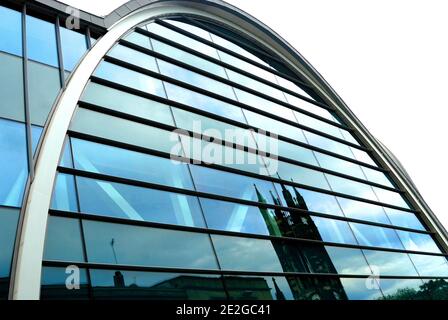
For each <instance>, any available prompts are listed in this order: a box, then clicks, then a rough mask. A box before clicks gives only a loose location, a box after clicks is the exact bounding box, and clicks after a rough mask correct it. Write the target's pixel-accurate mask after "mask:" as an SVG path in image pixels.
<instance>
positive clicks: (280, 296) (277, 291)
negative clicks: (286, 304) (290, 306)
mask: <svg viewBox="0 0 448 320" xmlns="http://www.w3.org/2000/svg"><path fill="white" fill-rule="evenodd" d="M272 282H274V288H275V296H276V298H277V300H286V298H285V295H284V294H283V292H282V291H281V290H280V288H279V286H278V285H277V281H275V278H272Z"/></svg>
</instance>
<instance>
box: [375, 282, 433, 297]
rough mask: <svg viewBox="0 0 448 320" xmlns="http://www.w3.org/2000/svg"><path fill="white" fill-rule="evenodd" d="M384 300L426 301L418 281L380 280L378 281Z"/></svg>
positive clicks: (420, 283)
mask: <svg viewBox="0 0 448 320" xmlns="http://www.w3.org/2000/svg"><path fill="white" fill-rule="evenodd" d="M379 284H380V287H381V291H383V293H384V299H385V300H422V299H423V300H427V296H426V292H422V291H421V290H422V285H423V281H422V280H419V279H400V280H395V279H381V280H380V281H379Z"/></svg>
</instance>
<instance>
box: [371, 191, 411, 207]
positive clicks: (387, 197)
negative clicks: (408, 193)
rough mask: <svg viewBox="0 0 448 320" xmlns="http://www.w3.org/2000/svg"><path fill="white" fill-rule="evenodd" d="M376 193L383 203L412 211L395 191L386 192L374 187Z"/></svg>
mask: <svg viewBox="0 0 448 320" xmlns="http://www.w3.org/2000/svg"><path fill="white" fill-rule="evenodd" d="M372 188H373V190H374V191H375V194H376V195H377V196H378V199H379V200H380V201H381V202H384V203H388V204H391V205H394V206H398V207H402V208H406V209H410V208H409V205H408V204H407V203H406V201H405V200H404V199H403V197H402V196H401V195H400V194H399V193H398V192H394V191H389V190H385V189H382V188H378V187H372Z"/></svg>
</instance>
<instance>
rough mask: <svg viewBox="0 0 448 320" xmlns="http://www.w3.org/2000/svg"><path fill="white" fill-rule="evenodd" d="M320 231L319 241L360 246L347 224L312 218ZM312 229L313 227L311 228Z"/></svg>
mask: <svg viewBox="0 0 448 320" xmlns="http://www.w3.org/2000/svg"><path fill="white" fill-rule="evenodd" d="M312 220H313V222H314V224H315V225H316V227H317V229H318V230H319V234H320V238H321V239H319V240H322V241H325V242H335V243H345V244H358V243H357V242H356V240H355V237H354V236H353V233H352V231H351V230H350V227H349V225H348V223H347V222H345V221H340V220H332V219H326V218H320V217H312ZM310 227H311V226H310Z"/></svg>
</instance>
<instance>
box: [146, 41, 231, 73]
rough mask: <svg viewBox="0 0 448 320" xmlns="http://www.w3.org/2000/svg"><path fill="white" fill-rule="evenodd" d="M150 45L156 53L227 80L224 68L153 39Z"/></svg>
mask: <svg viewBox="0 0 448 320" xmlns="http://www.w3.org/2000/svg"><path fill="white" fill-rule="evenodd" d="M151 43H152V45H153V48H154V51H156V52H159V53H161V54H163V55H165V56H167V57H170V58H173V59H176V60H178V61H181V62H183V63H187V64H189V65H191V66H193V67H196V68H200V69H202V70H204V71H207V72H210V73H213V74H215V75H217V76H220V77H222V78H224V79H227V75H226V72H225V71H224V68H223V67H221V66H219V65H217V64H215V63H213V62H210V61H208V60H205V59H202V58H199V57H198V56H195V55H193V54H191V53H188V52H186V51H183V50H180V49H177V48H175V47H173V46H170V45H168V44H165V43H163V42H160V41H157V40H154V39H151Z"/></svg>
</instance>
